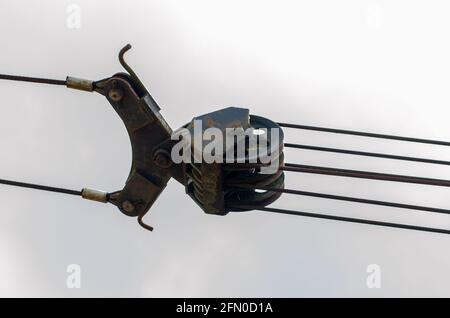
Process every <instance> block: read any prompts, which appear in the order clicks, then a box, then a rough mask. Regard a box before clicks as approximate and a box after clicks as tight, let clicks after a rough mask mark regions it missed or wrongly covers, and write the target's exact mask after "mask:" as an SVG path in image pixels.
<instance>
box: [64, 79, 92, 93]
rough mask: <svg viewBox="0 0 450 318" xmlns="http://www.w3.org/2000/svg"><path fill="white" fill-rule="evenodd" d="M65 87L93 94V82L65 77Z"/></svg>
mask: <svg viewBox="0 0 450 318" xmlns="http://www.w3.org/2000/svg"><path fill="white" fill-rule="evenodd" d="M66 86H67V87H68V88H73V89H78V90H81V91H87V92H93V91H94V81H91V80H87V79H82V78H77V77H72V76H67V78H66Z"/></svg>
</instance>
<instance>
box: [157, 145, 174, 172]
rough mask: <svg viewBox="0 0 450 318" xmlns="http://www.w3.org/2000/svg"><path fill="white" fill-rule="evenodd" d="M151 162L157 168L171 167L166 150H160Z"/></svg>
mask: <svg viewBox="0 0 450 318" xmlns="http://www.w3.org/2000/svg"><path fill="white" fill-rule="evenodd" d="M153 161H154V162H155V164H156V165H157V166H158V167H161V168H164V169H167V168H169V167H170V166H171V165H172V160H171V159H170V155H169V153H168V152H167V151H166V150H163V149H160V150H158V151H157V152H156V153H155V156H154V158H153Z"/></svg>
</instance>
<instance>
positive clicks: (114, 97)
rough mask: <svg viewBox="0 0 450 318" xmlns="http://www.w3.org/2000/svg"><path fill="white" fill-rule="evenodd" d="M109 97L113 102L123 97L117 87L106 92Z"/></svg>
mask: <svg viewBox="0 0 450 318" xmlns="http://www.w3.org/2000/svg"><path fill="white" fill-rule="evenodd" d="M108 96H109V98H111V100H112V101H114V102H119V101H121V100H122V98H123V91H122V90H121V89H119V88H113V89H111V90H110V91H109V93H108Z"/></svg>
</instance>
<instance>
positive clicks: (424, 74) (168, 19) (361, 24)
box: [0, 0, 450, 297]
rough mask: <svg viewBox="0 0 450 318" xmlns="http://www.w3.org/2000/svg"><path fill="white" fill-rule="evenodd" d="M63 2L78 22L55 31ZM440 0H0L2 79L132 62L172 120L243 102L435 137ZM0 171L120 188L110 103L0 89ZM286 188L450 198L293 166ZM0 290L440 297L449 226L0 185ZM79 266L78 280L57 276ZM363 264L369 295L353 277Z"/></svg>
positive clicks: (413, 168) (442, 90)
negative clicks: (103, 198)
mask: <svg viewBox="0 0 450 318" xmlns="http://www.w3.org/2000/svg"><path fill="white" fill-rule="evenodd" d="M70 3H76V4H78V5H79V6H80V7H81V10H82V11H81V19H82V20H81V28H80V29H69V28H67V26H66V19H67V16H68V14H67V13H66V8H67V6H68V5H69V4H70ZM449 10H450V6H449V4H448V1H406V0H404V1H399V0H397V1H361V0H359V1H356V0H355V1H331V0H329V1H261V0H257V1H256V0H255V1H242V0H241V1H234V0H233V1H230V0H227V1H211V0H208V1H206V0H204V1H185V0H183V1H181V0H180V1H167V0H164V1H162V0H161V1H111V0H109V1H106V0H104V1H87V0H85V1H76V2H69V1H56V0H54V1H31V0H30V1H18V0H14V1H12V0H3V1H1V3H0V30H1V31H0V32H1V33H0V34H1V41H2V45H1V53H0V56H1V61H0V73H12V74H21V75H29V76H47V77H54V78H61V79H63V78H65V76H66V75H68V74H70V75H73V76H80V77H85V78H91V79H101V78H104V77H107V76H110V75H112V74H113V73H115V72H117V71H121V68H120V65H119V63H118V61H117V52H118V50H119V49H120V48H121V47H122V46H123V45H124V44H126V43H128V42H130V43H132V44H133V46H134V48H133V50H132V51H131V52H130V54H129V55H128V61H129V63H130V64H131V65H132V66H133V67H134V68H135V70H137V72H138V74H139V75H140V76H141V78H142V81H143V82H144V83H145V84H146V85H147V87H148V88H149V90H150V91H151V92H152V94H153V96H154V97H155V99H156V100H157V101H158V102H159V104H160V105H161V107H162V113H163V115H164V116H165V117H166V119H167V121H168V122H169V123H170V124H171V125H172V127H174V128H176V127H178V126H180V125H182V124H184V123H185V122H187V121H189V120H190V119H191V118H192V117H193V116H194V115H199V114H202V113H206V112H209V111H212V110H215V109H218V108H222V107H226V106H233V105H234V106H242V107H248V108H250V109H251V111H252V113H255V114H259V115H263V116H267V117H270V118H273V119H274V120H278V121H290V122H298V123H303V124H312V125H324V126H327V125H328V126H334V127H341V128H346V129H360V130H369V131H374V132H385V133H392V134H402V135H411V136H418V137H423V138H437V139H443V140H450V127H449V125H448V115H449V110H448V109H449V103H450V94H449V84H450V75H449V74H450V58H449V56H450V46H449V43H448V33H449V30H450V20H449V19H448V15H449ZM0 92H1V94H2V98H1V110H0V111H1V116H0V145H1V150H2V152H1V154H2V157H1V165H0V178H11V179H18V180H22V181H28V182H40V183H44V184H50V185H56V186H63V187H68V188H75V189H79V188H82V187H84V186H90V187H94V188H100V189H105V190H108V191H112V190H118V189H120V188H121V187H122V185H123V182H124V181H125V178H126V176H127V174H128V171H129V165H130V159H131V158H130V145H129V142H128V137H127V134H126V131H125V129H124V127H123V125H122V123H121V121H120V120H119V118H118V117H117V116H116V114H115V113H114V111H113V110H112V109H111V107H110V106H109V104H108V103H107V101H106V100H105V99H104V98H103V97H101V96H99V95H95V94H90V93H83V92H78V91H71V90H67V89H65V88H62V87H52V86H45V85H35V84H27V83H14V82H0ZM286 135H287V136H286V140H288V141H291V142H304V143H310V144H318V145H324V146H336V147H347V148H354V149H364V150H367V151H384V152H390V153H397V154H405V155H406V154H409V155H419V156H424V157H425V156H426V157H432V158H439V159H447V160H449V159H450V151H449V149H448V148H446V147H438V146H425V145H423V146H420V145H414V144H403V143H399V142H386V141H375V140H367V139H364V138H359V137H344V136H332V135H326V134H320V133H311V132H305V131H287V132H286ZM287 157H288V158H289V161H291V162H302V163H307V164H322V165H328V166H337V167H343V168H354V169H367V170H371V171H386V172H392V173H404V174H414V175H419V176H430V177H437V178H447V179H448V178H450V170H449V169H448V168H447V167H438V166H428V165H425V164H411V163H400V162H395V161H392V160H380V159H364V158H357V157H352V156H344V155H330V154H320V153H312V152H308V151H288V152H287ZM288 186H289V187H297V188H301V189H309V190H311V191H324V192H330V193H335V194H342V195H358V196H363V197H370V198H375V199H387V200H395V201H401V202H411V203H415V204H428V205H432V206H438V207H447V208H448V207H450V200H449V197H448V189H445V188H438V187H426V186H418V185H402V184H389V183H386V182H378V181H365V180H350V179H346V178H338V177H325V176H311V175H304V174H297V175H292V174H289V175H288ZM0 201H1V206H2V208H1V209H0V211H1V213H0V295H1V296H63V297H78V296H202V297H203V296H235V297H239V296H255V297H258V296H289V297H291V296H368V297H381V296H450V286H449V284H450V277H449V274H448V271H449V266H450V254H449V252H448V251H449V244H450V238H449V237H448V236H445V235H437V234H430V233H420V232H413V231H405V230H395V229H386V228H378V227H370V226H365V225H355V224H346V223H337V222H332V221H325V220H315V219H305V218H301V217H293V216H283V215H272V214H264V213H263V212H254V213H248V214H239V215H228V216H226V217H214V216H208V215H205V214H203V212H202V211H201V210H200V209H199V208H198V207H197V206H196V205H195V204H194V203H193V202H192V201H191V200H190V199H189V198H188V197H187V196H186V195H185V194H184V190H183V188H182V186H180V185H179V184H177V183H176V182H170V184H169V186H168V187H167V189H166V190H165V192H164V193H163V194H162V196H161V197H160V199H159V200H158V202H157V203H156V204H155V206H154V207H153V208H152V210H151V213H149V215H148V217H147V218H146V220H147V222H148V223H150V224H152V225H154V226H155V231H154V232H153V233H149V232H146V231H144V230H143V229H141V228H140V227H138V225H137V223H136V220H134V219H131V218H127V217H125V216H122V215H121V214H120V213H119V212H118V211H117V210H116V209H115V208H114V207H113V206H109V205H102V204H96V203H92V202H87V201H83V200H80V199H79V198H77V197H71V196H65V195H57V194H52V193H45V192H39V191H31V190H24V189H16V188H9V187H5V186H1V187H0ZM277 205H278V206H282V207H286V208H296V209H303V210H311V211H318V212H328V213H337V214H342V215H349V216H360V217H368V218H376V219H383V220H390V221H402V222H406V223H416V224H423V225H430V226H438V227H447V228H450V219H449V218H448V217H445V216H433V215H430V214H427V213H417V212H407V211H403V210H399V209H388V208H380V207H373V206H360V205H355V204H349V203H340V202H333V201H327V200H317V199H308V198H302V197H292V196H285V197H284V198H283V199H282V200H280V201H279V202H278V203H277ZM72 263H76V264H80V265H81V268H82V288H81V289H67V288H66V277H67V273H66V267H67V266H68V265H69V264H72ZM372 263H375V264H378V265H380V266H381V270H382V286H381V287H382V288H381V289H368V288H367V287H366V277H367V273H366V267H367V266H368V265H369V264H372Z"/></svg>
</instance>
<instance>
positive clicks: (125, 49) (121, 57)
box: [119, 43, 150, 95]
mask: <svg viewBox="0 0 450 318" xmlns="http://www.w3.org/2000/svg"><path fill="white" fill-rule="evenodd" d="M131 48H132V46H131V44H129V43H128V44H127V45H125V46H124V47H123V48H122V49H121V50H120V52H119V62H120V64H121V65H122V66H123V68H124V69H125V70H126V71H127V72H128V74H130V76H131V78H132V79H133V80H134V81H135V82H136V83H137V84H138V85H139V87H140V88H141V89H142V90H143V91H144V92H145V93H146V94H147V95H150V94H149V92H148V91H147V89H146V88H145V86H144V84H143V83H142V82H141V80H140V79H139V77H138V76H137V75H136V73H135V72H134V71H133V69H132V68H131V67H130V66H129V65H128V63H127V62H125V57H124V55H125V53H126V52H128V51H129V50H130V49H131Z"/></svg>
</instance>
